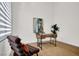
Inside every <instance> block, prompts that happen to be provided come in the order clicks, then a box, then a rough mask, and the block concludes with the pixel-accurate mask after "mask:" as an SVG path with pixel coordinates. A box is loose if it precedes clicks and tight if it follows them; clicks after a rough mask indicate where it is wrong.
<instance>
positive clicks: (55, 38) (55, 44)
mask: <svg viewBox="0 0 79 59" xmlns="http://www.w3.org/2000/svg"><path fill="white" fill-rule="evenodd" d="M55 47H56V38H55Z"/></svg>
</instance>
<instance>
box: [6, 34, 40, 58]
mask: <svg viewBox="0 0 79 59" xmlns="http://www.w3.org/2000/svg"><path fill="white" fill-rule="evenodd" d="M7 38H8V41H9V43H10V46H11V49H12V50H13V51H14V56H26V55H27V56H30V55H33V54H37V55H38V52H39V49H38V48H36V47H33V46H31V45H28V44H25V48H28V50H26V51H25V50H24V49H23V48H22V43H21V39H20V38H19V37H16V36H12V35H9V36H7Z"/></svg>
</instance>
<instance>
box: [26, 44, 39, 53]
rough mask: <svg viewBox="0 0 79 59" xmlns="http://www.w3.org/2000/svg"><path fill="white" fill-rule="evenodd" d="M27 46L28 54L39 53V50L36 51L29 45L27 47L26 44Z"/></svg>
mask: <svg viewBox="0 0 79 59" xmlns="http://www.w3.org/2000/svg"><path fill="white" fill-rule="evenodd" d="M27 46H28V48H29V52H30V54H35V53H38V52H39V49H38V48H36V47H33V46H31V45H28V44H27Z"/></svg>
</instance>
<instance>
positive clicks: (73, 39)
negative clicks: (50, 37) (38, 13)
mask: <svg viewBox="0 0 79 59" xmlns="http://www.w3.org/2000/svg"><path fill="white" fill-rule="evenodd" d="M54 12H55V15H54V20H55V23H57V24H58V25H59V27H60V31H59V38H58V39H59V40H60V41H62V42H65V43H68V44H72V45H75V46H78V47H79V26H78V25H79V3H55V11H54Z"/></svg>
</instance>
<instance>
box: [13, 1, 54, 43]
mask: <svg viewBox="0 0 79 59" xmlns="http://www.w3.org/2000/svg"><path fill="white" fill-rule="evenodd" d="M53 6H54V4H53V3H32V2H30V3H12V19H13V35H17V36H19V37H20V38H22V41H23V42H28V43H30V42H36V37H35V34H34V33H33V17H41V18H43V20H44V31H45V32H46V33H48V32H50V27H51V24H53V21H54V19H53V15H54V13H53V11H54V8H53Z"/></svg>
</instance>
